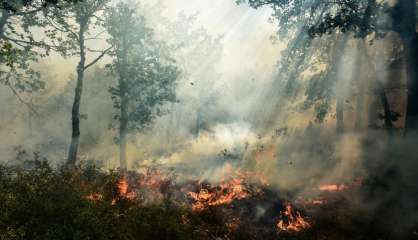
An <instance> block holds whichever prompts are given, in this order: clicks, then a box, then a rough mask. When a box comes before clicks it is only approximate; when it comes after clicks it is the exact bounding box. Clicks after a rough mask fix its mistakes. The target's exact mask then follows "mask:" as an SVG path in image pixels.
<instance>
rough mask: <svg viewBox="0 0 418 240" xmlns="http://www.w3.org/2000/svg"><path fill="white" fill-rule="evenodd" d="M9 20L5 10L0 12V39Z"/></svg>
mask: <svg viewBox="0 0 418 240" xmlns="http://www.w3.org/2000/svg"><path fill="white" fill-rule="evenodd" d="M8 18H9V14H8V13H7V11H6V10H1V18H0V39H3V38H4V31H5V30H4V27H5V26H6V24H7V19H8Z"/></svg>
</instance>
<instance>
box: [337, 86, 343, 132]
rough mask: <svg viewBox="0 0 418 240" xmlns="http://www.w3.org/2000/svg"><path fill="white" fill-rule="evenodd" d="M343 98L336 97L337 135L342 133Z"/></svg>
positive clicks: (340, 95) (339, 95)
mask: <svg viewBox="0 0 418 240" xmlns="http://www.w3.org/2000/svg"><path fill="white" fill-rule="evenodd" d="M344 100H345V98H344V96H343V95H342V94H338V96H337V110H336V111H337V133H342V132H344Z"/></svg>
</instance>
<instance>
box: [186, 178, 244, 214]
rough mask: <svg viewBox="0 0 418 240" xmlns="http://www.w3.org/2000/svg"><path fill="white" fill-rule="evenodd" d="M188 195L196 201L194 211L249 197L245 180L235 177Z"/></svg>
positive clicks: (193, 205) (193, 206)
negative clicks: (214, 186) (216, 185)
mask: <svg viewBox="0 0 418 240" xmlns="http://www.w3.org/2000/svg"><path fill="white" fill-rule="evenodd" d="M187 195H188V196H189V197H190V198H191V199H192V200H193V201H195V202H194V203H193V204H192V210H193V211H201V210H204V209H206V208H208V207H209V206H218V205H224V204H230V203H231V202H233V201H234V200H241V199H244V198H247V197H249V193H248V191H247V189H246V187H245V185H244V183H243V180H242V179H235V178H233V179H231V180H230V181H227V182H223V183H221V184H220V185H219V186H218V187H216V188H211V189H207V188H202V189H200V191H199V192H188V193H187Z"/></svg>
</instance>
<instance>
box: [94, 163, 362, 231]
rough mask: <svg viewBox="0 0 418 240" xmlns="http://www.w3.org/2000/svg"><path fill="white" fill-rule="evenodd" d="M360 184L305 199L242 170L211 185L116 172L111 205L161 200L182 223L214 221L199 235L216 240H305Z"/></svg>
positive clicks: (156, 172) (159, 173) (163, 174)
mask: <svg viewBox="0 0 418 240" xmlns="http://www.w3.org/2000/svg"><path fill="white" fill-rule="evenodd" d="M360 186H361V184H360V183H357V182H356V183H353V184H324V185H321V186H316V187H315V188H312V189H311V192H309V193H308V191H305V196H303V195H301V194H296V193H291V192H280V191H276V190H274V189H272V188H271V187H270V186H269V185H268V184H266V183H265V182H264V181H260V179H259V178H258V177H257V174H254V173H251V172H248V171H243V170H235V171H233V170H232V169H231V168H229V174H227V175H225V177H223V178H222V179H220V180H219V181H218V182H216V183H213V182H209V181H206V180H195V179H193V178H189V179H186V180H184V179H182V180H178V175H177V174H175V171H174V170H165V171H164V170H161V169H157V168H153V167H148V168H145V169H143V170H142V171H139V172H136V171H135V172H119V175H118V180H117V182H116V183H115V187H116V194H115V195H114V196H113V198H112V201H111V204H112V205H117V204H119V203H121V202H124V201H128V202H131V203H135V204H137V205H140V206H147V205H149V204H155V203H158V202H160V203H162V204H168V205H170V206H176V207H180V208H185V209H187V214H184V215H183V216H182V223H183V224H186V225H188V224H193V221H194V220H193V219H196V218H199V219H206V221H209V222H216V223H217V228H216V230H214V229H212V230H211V228H212V227H213V226H209V225H210V224H209V225H206V224H207V223H205V224H203V225H204V226H205V227H203V228H204V229H201V231H203V232H206V233H208V234H209V235H211V236H212V237H215V236H214V235H212V234H213V232H212V231H215V232H217V231H220V232H222V234H219V235H216V234H215V235H216V237H220V239H233V238H235V237H236V236H238V235H239V236H240V237H238V239H240V238H241V237H243V236H241V235H242V234H245V235H246V237H245V238H249V239H259V238H260V237H261V236H266V237H278V236H283V235H284V236H299V235H302V236H303V235H306V234H308V235H309V234H312V232H316V229H315V226H316V225H317V220H316V219H320V217H319V216H321V215H329V214H328V213H325V214H324V212H322V210H323V209H326V208H327V206H331V205H332V206H335V205H336V204H342V205H341V206H339V208H340V207H342V206H346V205H348V204H349V203H348V201H346V202H344V201H345V200H346V199H347V195H350V194H352V193H353V191H357V189H358V187H360ZM92 196H96V197H92ZM97 196H101V193H97V192H94V193H92V195H89V196H87V199H89V200H91V201H103V199H104V198H103V197H97ZM334 210H335V209H334ZM330 215H333V214H330ZM208 219H209V220H208ZM328 220H329V219H328ZM328 220H326V221H328ZM321 221H324V219H321ZM219 226H222V227H221V229H222V230H220V229H219ZM237 234H238V235H237ZM247 235H248V236H247ZM234 236H235V237H234ZM210 239H212V238H210Z"/></svg>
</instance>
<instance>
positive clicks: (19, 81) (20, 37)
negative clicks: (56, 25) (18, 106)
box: [0, 0, 49, 112]
mask: <svg viewBox="0 0 418 240" xmlns="http://www.w3.org/2000/svg"><path fill="white" fill-rule="evenodd" d="M48 4H49V2H48V1H41V0H33V1H19V0H11V1H4V0H3V1H1V2H0V14H1V15H0V83H1V84H3V85H4V86H6V87H8V88H9V89H10V90H11V91H12V93H13V94H14V95H15V96H16V97H17V98H18V100H19V101H20V102H22V103H23V104H25V105H26V106H28V107H29V108H30V110H31V111H32V112H36V111H35V110H34V108H33V107H32V105H31V104H30V103H29V102H28V101H26V100H25V97H24V96H23V95H22V94H25V93H26V94H31V93H33V92H36V91H39V90H42V89H43V88H44V86H45V83H44V82H43V81H41V78H40V73H39V71H35V70H34V69H33V68H32V67H31V64H32V63H34V62H37V61H38V59H39V58H40V57H44V56H46V55H47V54H48V52H49V51H48V50H49V49H48V46H47V45H46V44H45V42H44V41H42V40H37V39H35V37H34V36H33V33H32V28H34V27H43V26H45V24H44V23H43V18H42V13H43V12H45V11H48V10H49V8H48Z"/></svg>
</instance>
